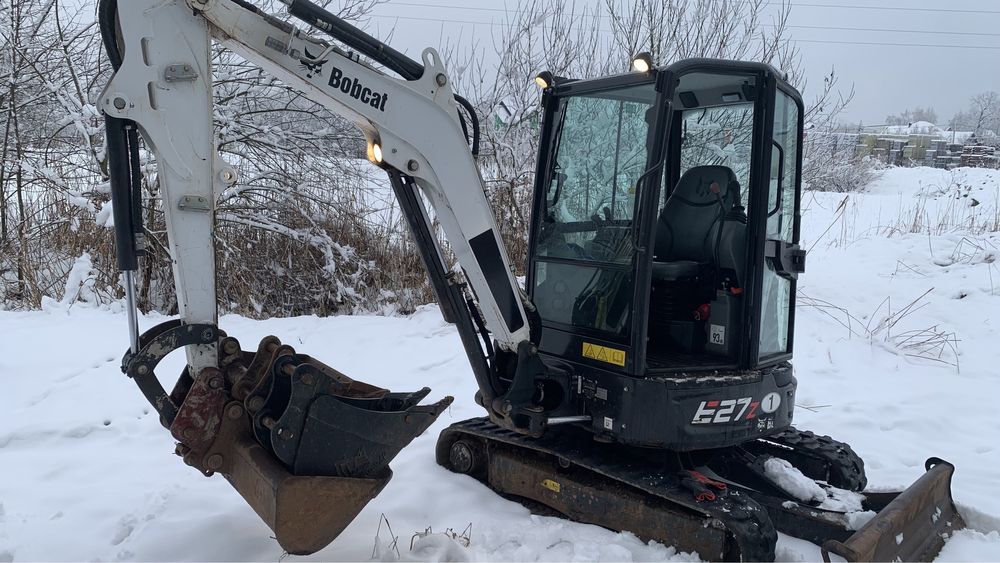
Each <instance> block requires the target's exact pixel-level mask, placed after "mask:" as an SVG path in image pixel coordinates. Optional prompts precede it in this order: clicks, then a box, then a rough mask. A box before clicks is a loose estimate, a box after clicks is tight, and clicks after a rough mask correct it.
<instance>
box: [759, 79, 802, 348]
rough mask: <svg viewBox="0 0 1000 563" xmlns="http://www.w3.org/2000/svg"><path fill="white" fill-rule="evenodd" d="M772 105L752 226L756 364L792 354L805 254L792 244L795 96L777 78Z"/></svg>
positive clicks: (797, 186)
mask: <svg viewBox="0 0 1000 563" xmlns="http://www.w3.org/2000/svg"><path fill="white" fill-rule="evenodd" d="M768 92H769V95H770V96H773V104H768V105H769V106H770V107H769V110H770V111H769V112H768V113H770V114H771V115H770V116H769V117H767V118H766V119H767V121H768V122H767V123H766V124H765V136H766V137H767V142H768V143H769V144H770V146H769V152H770V155H769V156H768V157H767V161H768V162H769V171H768V174H767V178H768V180H767V182H768V184H767V190H766V202H765V205H763V206H761V207H762V209H763V211H765V212H766V217H762V218H761V219H762V221H760V224H759V225H758V228H757V233H758V236H759V239H758V241H759V243H758V245H757V248H756V250H757V252H756V255H757V256H756V258H757V260H758V262H757V263H758V264H761V265H762V267H760V268H758V269H757V271H758V272H759V273H758V274H757V280H756V281H757V282H758V284H757V287H759V288H760V290H759V291H758V292H755V293H756V294H757V297H758V299H757V301H758V303H757V304H756V314H757V315H759V316H758V317H757V318H756V319H755V321H756V322H755V323H753V324H754V325H756V326H755V328H756V329H757V330H756V332H757V337H756V339H755V340H756V342H755V344H756V345H755V346H753V347H752V348H755V349H754V350H753V357H752V358H751V360H752V362H751V363H754V364H756V365H757V366H758V367H762V366H766V365H770V364H774V363H777V362H780V361H784V360H788V359H790V358H791V356H792V334H793V329H794V321H795V286H796V278H797V276H798V273H800V272H801V271H803V270H804V266H805V254H804V252H803V251H801V250H800V249H799V247H798V242H799V205H800V199H801V198H800V195H801V181H802V179H801V171H802V133H803V127H802V115H803V106H802V101H801V98H800V97H799V96H798V95H796V94H793V93H794V92H795V91H794V90H793V89H791V88H790V87H787V85H785V84H784V83H783V82H782V81H780V80H777V79H775V84H773V85H771V86H770V87H769V88H768Z"/></svg>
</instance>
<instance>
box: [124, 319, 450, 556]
mask: <svg viewBox="0 0 1000 563" xmlns="http://www.w3.org/2000/svg"><path fill="white" fill-rule="evenodd" d="M220 336H221V340H220V339H219V338H220ZM215 343H217V344H218V347H219V351H220V360H219V366H218V368H214V367H209V368H203V369H201V370H200V371H199V372H198V373H197V374H192V373H191V370H189V369H187V368H186V369H185V370H184V372H183V373H182V374H181V377H180V378H179V379H178V381H177V383H176V385H175V386H174V389H173V392H172V393H170V394H169V395H167V393H166V392H165V391H164V389H163V387H162V386H161V385H160V383H159V381H158V380H157V377H156V374H155V372H154V369H155V367H156V365H157V364H158V363H159V361H160V360H161V359H162V358H163V357H164V356H166V355H167V354H168V353H169V352H171V351H172V350H176V349H179V348H181V347H183V346H187V345H192V344H215ZM123 370H124V371H125V372H126V373H127V374H128V375H129V376H130V377H132V378H133V379H135V380H136V383H137V384H138V385H139V387H140V389H141V390H142V391H143V393H144V394H145V395H146V397H147V398H148V399H149V401H150V403H151V404H152V405H153V406H154V407H156V410H157V412H158V413H159V414H160V420H161V423H162V424H163V425H164V426H166V427H167V428H169V430H170V433H171V434H172V435H173V437H174V438H175V439H176V440H177V442H178V443H177V454H178V455H180V456H182V457H183V458H184V462H185V463H187V464H188V465H190V466H192V467H195V468H196V469H198V470H199V471H201V472H202V473H203V474H204V475H206V476H211V475H213V474H214V473H221V474H222V475H223V476H224V477H225V478H226V480H228V481H229V483H230V484H231V485H232V486H233V487H234V488H235V489H236V490H237V492H239V494H240V495H241V496H242V497H243V498H244V499H245V500H246V501H247V503H249V504H250V506H251V507H252V508H253V509H254V511H256V512H257V514H258V515H259V516H260V517H261V519H263V520H264V522H265V523H266V524H267V525H268V526H269V527H270V528H271V530H272V531H274V535H275V539H277V541H278V544H279V545H281V547H282V548H283V549H285V550H286V551H287V552H288V553H291V554H295V555H307V554H310V553H313V552H316V551H318V550H320V549H322V548H323V547H325V546H326V545H328V544H329V543H330V542H331V541H333V539H334V538H336V537H337V536H338V535H339V534H340V533H341V532H342V531H343V530H344V528H346V527H347V525H348V524H350V523H351V521H352V520H354V518H355V517H356V516H357V515H358V513H360V512H361V510H362V509H363V508H364V507H365V505H367V504H368V502H369V501H371V500H372V499H373V498H374V497H375V496H376V495H378V493H379V492H380V491H381V490H382V489H383V488H384V487H385V485H386V484H387V483H388V482H389V479H390V478H391V477H392V471H391V470H390V469H389V462H391V461H392V459H393V458H395V457H396V455H397V454H398V453H399V451H400V450H401V449H402V448H404V447H406V446H407V445H408V444H409V443H410V442H411V441H412V440H413V439H414V438H416V437H417V436H419V435H420V434H422V433H423V432H424V431H425V430H426V429H427V428H428V427H429V426H430V425H431V424H433V423H434V421H435V420H436V419H437V417H438V416H439V415H440V414H441V413H442V412H443V411H444V410H445V409H446V408H448V406H449V405H450V404H451V402H452V398H451V397H445V398H444V399H442V400H440V401H438V402H437V403H432V404H429V405H419V404H418V403H419V402H420V400H421V399H423V398H424V397H426V396H427V394H428V393H429V392H430V389H427V388H424V389H420V390H419V391H415V392H412V393H391V392H390V391H389V390H387V389H382V388H380V387H376V386H374V385H370V384H367V383H364V382H361V381H356V380H353V379H351V378H349V377H347V376H346V375H344V374H342V373H340V372H338V371H336V370H334V369H333V368H331V367H329V366H327V365H325V364H323V363H321V362H318V361H317V360H315V359H313V358H311V357H309V356H306V355H302V354H296V353H295V350H293V349H292V348H291V347H290V346H285V345H282V344H281V342H280V341H279V340H278V339H277V338H275V337H273V336H271V337H267V338H265V339H264V340H263V341H262V342H261V343H260V346H259V347H258V349H257V352H256V353H247V352H244V351H243V350H242V349H241V348H240V345H239V342H237V341H236V340H235V339H233V338H229V337H226V336H225V335H224V334H221V332H220V331H218V329H217V328H216V327H214V326H212V325H182V324H180V323H179V322H176V321H170V322H168V323H164V324H162V325H160V326H158V327H154V328H153V329H152V330H150V331H149V332H147V333H146V334H145V335H143V337H142V338H141V339H140V350H139V351H138V353H136V354H127V355H126V357H125V359H124V361H123Z"/></svg>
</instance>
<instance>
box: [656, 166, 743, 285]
mask: <svg viewBox="0 0 1000 563" xmlns="http://www.w3.org/2000/svg"><path fill="white" fill-rule="evenodd" d="M713 185H717V186H718V191H719V194H718V196H716V194H715V193H713V189H712V186H713ZM719 198H721V199H722V205H721V206H720V204H719ZM720 225H722V238H721V239H719V238H718V237H719V234H718V233H719V227H720ZM716 246H718V256H716ZM716 260H718V264H716ZM745 261H746V214H745V213H744V212H743V208H742V206H741V204H740V183H739V181H738V180H737V179H736V174H734V173H733V171H732V169H730V168H729V167H728V166H695V167H693V168H691V169H690V170H688V171H687V172H685V173H684V175H682V176H681V179H680V180H678V182H677V186H676V187H675V188H674V191H673V193H671V194H670V198H669V199H667V201H666V203H665V204H664V205H663V210H662V211H661V212H660V217H659V219H658V220H657V225H656V241H655V244H654V247H653V279H654V280H664V281H673V280H678V279H683V278H694V277H697V276H698V275H699V274H700V273H701V272H702V271H704V270H705V268H706V267H707V266H717V267H718V268H719V269H726V268H728V269H732V270H734V271H735V273H736V276H737V279H738V281H740V282H742V281H743V280H742V277H743V272H744V270H745V268H744V262H745Z"/></svg>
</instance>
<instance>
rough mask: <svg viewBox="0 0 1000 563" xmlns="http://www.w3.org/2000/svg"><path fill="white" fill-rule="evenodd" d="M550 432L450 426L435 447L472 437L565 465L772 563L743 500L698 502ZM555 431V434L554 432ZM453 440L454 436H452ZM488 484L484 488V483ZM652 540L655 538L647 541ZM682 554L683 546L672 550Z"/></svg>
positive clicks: (772, 539) (733, 494) (758, 518)
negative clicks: (537, 434)
mask: <svg viewBox="0 0 1000 563" xmlns="http://www.w3.org/2000/svg"><path fill="white" fill-rule="evenodd" d="M553 430H554V429H550V430H549V431H548V432H547V433H546V434H545V435H544V436H543V437H541V438H539V439H529V438H526V437H524V436H521V435H519V434H516V433H514V432H510V431H508V430H504V429H501V428H499V427H497V426H496V425H494V424H492V423H491V422H490V421H489V420H488V419H486V418H475V419H470V420H465V421H462V422H458V423H455V424H453V425H451V426H450V427H448V428H447V429H445V430H444V431H443V432H442V433H441V438H440V439H439V443H441V442H442V441H445V440H448V441H449V443H450V442H451V441H453V439H459V438H460V437H461V436H462V435H465V436H473V437H477V438H480V439H482V440H487V441H491V442H493V443H501V444H506V445H509V446H513V447H516V448H526V449H530V450H534V451H537V452H541V453H544V454H548V455H551V456H554V457H555V458H560V459H562V460H566V461H570V462H571V463H573V464H574V465H576V466H578V467H580V468H583V469H586V470H588V471H590V472H592V473H594V474H597V475H600V476H603V477H604V478H607V479H612V480H615V481H618V482H620V483H623V484H625V485H628V486H630V487H633V488H635V489H638V490H639V491H642V492H644V493H646V494H649V495H652V496H655V497H657V498H658V499H659V500H660V501H661V502H668V503H671V504H673V505H679V506H681V507H684V508H686V509H689V510H694V511H697V512H700V513H703V514H705V515H706V520H707V519H708V518H715V519H717V520H719V521H720V522H722V523H723V525H724V526H725V527H726V529H727V530H728V531H729V533H731V534H732V535H733V537H734V538H735V540H736V543H737V545H739V548H740V558H741V559H742V560H743V561H774V557H775V554H774V548H775V544H776V542H777V537H778V534H777V530H776V529H775V527H774V524H773V523H772V522H771V519H770V517H769V516H768V513H767V510H765V509H764V508H763V507H762V506H761V505H760V504H758V503H757V501H755V500H753V499H752V498H750V497H749V496H748V495H747V494H745V493H742V492H740V491H736V490H732V489H731V490H730V491H729V492H728V493H727V494H725V495H720V496H718V497H717V498H716V500H714V501H711V502H698V501H696V500H695V499H694V497H693V495H692V494H691V493H690V492H689V491H687V490H686V489H683V488H681V487H679V486H678V485H677V480H676V479H675V478H674V475H672V474H671V475H663V473H662V465H660V464H656V463H652V462H647V463H641V462H639V463H637V459H636V458H632V459H627V457H625V456H622V457H619V456H608V455H602V454H601V452H598V451H595V450H597V449H598V448H595V447H588V446H582V447H581V441H580V440H579V439H574V438H575V436H570V435H569V433H568V432H565V431H556V432H554V431H553ZM560 430H561V429H560ZM456 435H457V436H456ZM487 484H488V483H487ZM653 539H655V538H653ZM676 547H677V548H678V549H680V550H684V546H683V545H678V546H676Z"/></svg>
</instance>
